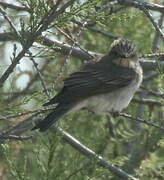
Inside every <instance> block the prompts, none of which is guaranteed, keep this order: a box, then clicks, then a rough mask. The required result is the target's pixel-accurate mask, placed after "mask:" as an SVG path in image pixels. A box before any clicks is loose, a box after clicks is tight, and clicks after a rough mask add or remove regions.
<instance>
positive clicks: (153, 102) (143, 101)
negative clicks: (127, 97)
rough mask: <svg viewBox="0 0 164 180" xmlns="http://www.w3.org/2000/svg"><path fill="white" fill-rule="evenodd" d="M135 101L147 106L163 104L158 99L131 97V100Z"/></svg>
mask: <svg viewBox="0 0 164 180" xmlns="http://www.w3.org/2000/svg"><path fill="white" fill-rule="evenodd" d="M132 101H133V102H135V103H139V104H145V105H148V106H164V104H162V103H161V102H159V101H156V100H154V99H137V98H133V100H132Z"/></svg>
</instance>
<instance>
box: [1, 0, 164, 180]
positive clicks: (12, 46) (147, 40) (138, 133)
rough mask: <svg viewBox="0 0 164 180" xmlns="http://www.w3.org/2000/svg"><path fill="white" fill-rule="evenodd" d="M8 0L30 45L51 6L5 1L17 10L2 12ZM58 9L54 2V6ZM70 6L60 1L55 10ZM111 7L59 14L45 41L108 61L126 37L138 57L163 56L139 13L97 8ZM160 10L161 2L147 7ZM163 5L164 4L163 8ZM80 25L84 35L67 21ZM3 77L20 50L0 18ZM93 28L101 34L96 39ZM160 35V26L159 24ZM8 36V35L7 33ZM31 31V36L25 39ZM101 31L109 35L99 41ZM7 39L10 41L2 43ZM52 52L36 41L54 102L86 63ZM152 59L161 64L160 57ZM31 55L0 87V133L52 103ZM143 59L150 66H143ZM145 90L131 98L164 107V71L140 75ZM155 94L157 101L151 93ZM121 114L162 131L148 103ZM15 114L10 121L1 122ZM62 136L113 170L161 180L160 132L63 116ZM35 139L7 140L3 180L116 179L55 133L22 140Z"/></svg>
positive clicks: (96, 4) (86, 1)
mask: <svg viewBox="0 0 164 180" xmlns="http://www.w3.org/2000/svg"><path fill="white" fill-rule="evenodd" d="M1 2H4V3H6V1H2V0H1V1H0V7H1V8H3V9H4V11H5V12H6V13H7V16H8V17H9V18H10V19H11V21H12V22H13V24H14V25H15V27H16V29H17V31H18V32H20V34H21V37H23V38H24V39H28V38H29V39H30V38H35V37H33V32H34V30H35V28H36V27H37V26H38V24H39V22H40V21H41V19H43V17H45V16H46V15H47V16H48V14H47V13H48V12H49V10H50V8H51V7H52V6H53V1H51V0H15V1H8V3H9V4H12V5H15V6H17V7H24V9H23V10H20V11H19V9H16V8H14V6H13V7H12V6H11V7H9V6H4V4H3V3H1ZM54 2H55V1H54ZM66 2H67V1H64V0H61V2H60V5H59V7H61V6H62V5H63V4H64V3H66ZM107 2H109V1H108V0H101V1H99V0H94V1H91V0H83V1H80V0H79V1H76V2H75V3H74V4H73V6H70V7H69V8H68V9H67V10H66V12H65V13H62V14H60V16H58V17H57V18H56V19H55V20H54V21H53V22H52V23H51V24H50V25H49V26H48V27H47V29H46V30H45V31H44V33H43V34H42V35H44V36H45V37H47V38H49V39H51V40H58V41H60V42H63V43H66V44H69V45H70V46H74V45H75V44H74V45H72V44H73V40H74V41H75V40H76V41H77V42H78V45H80V47H83V48H84V49H86V50H87V51H93V52H96V53H98V54H99V53H100V54H105V53H107V52H108V51H109V50H110V44H111V43H112V41H113V40H114V39H115V38H116V37H124V38H127V39H130V40H132V41H134V42H135V43H136V44H137V47H138V52H139V56H141V55H144V54H151V53H155V52H156V53H159V52H163V50H164V44H163V41H160V40H159V41H157V42H156V48H153V43H155V38H156V37H157V36H158V34H157V32H156V31H155V30H154V27H153V26H152V24H151V22H150V20H149V19H148V18H147V17H146V15H145V14H144V13H143V12H142V11H140V10H139V9H137V8H134V7H128V6H126V5H120V4H116V5H113V6H112V7H109V8H107V9H105V10H103V11H100V12H99V9H100V8H101V7H102V6H103V5H105V4H107ZM146 2H150V3H156V4H159V5H161V6H162V4H163V1H162V0H161V1H160V0H147V1H146ZM163 5H164V4H163ZM152 15H153V17H154V20H155V21H156V22H157V23H158V20H159V19H160V18H161V13H159V12H158V11H152ZM73 19H74V20H76V21H78V22H81V23H83V24H84V22H88V23H89V25H88V26H87V28H83V27H80V26H78V25H77V24H76V23H75V22H73V21H72V20H73ZM0 21H1V27H0V36H1V37H0V40H1V42H0V55H1V59H0V75H2V74H3V73H4V72H5V70H6V69H7V67H9V65H10V64H11V62H12V61H13V59H14V58H15V57H16V56H17V54H18V53H19V52H20V50H21V45H20V42H19V41H18V39H17V36H16V35H15V34H14V32H13V29H12V28H11V26H10V25H9V23H8V22H7V21H6V20H5V19H4V16H3V15H2V13H1V16H0ZM93 28H95V29H97V30H99V31H101V32H100V33H97V32H94V31H93ZM162 28H163V25H162ZM8 32H12V34H10V35H9V34H7V33H8ZM27 32H28V33H27ZM103 32H105V33H108V35H103ZM6 35H8V36H6ZM58 49H60V48H59V47H57V46H50V47H48V46H45V45H44V44H43V40H42V37H41V36H38V37H37V38H36V39H35V40H34V43H33V46H32V47H31V48H30V51H31V52H32V54H33V58H32V59H33V60H35V62H36V63H37V67H38V69H39V70H40V72H41V74H42V78H43V81H44V83H45V85H46V88H47V89H48V92H49V94H50V96H51V97H53V96H54V95H55V94H56V93H57V92H58V91H59V90H60V88H61V87H62V80H63V79H64V78H65V77H67V76H68V74H69V73H71V72H74V71H77V70H78V69H79V68H80V67H81V66H82V65H83V64H84V63H85V61H82V60H80V59H79V58H77V57H73V56H71V55H64V54H62V53H61V52H58ZM162 58H163V57H161V58H160V59H159V58H157V57H154V58H152V59H151V60H158V61H159V62H162V61H163V60H164V58H163V59H162ZM32 59H31V58H30V57H29V55H28V54H25V56H24V57H23V58H22V59H21V61H20V62H19V64H17V66H16V68H15V69H14V71H13V73H12V74H11V75H10V77H9V78H8V79H7V80H6V81H5V83H4V85H3V87H2V88H0V118H1V120H0V128H1V129H7V128H8V127H10V126H14V125H15V124H17V123H19V122H20V121H22V120H24V119H25V117H26V116H23V117H22V116H18V117H17V115H18V114H19V113H24V112H28V111H33V110H37V109H40V108H42V104H43V103H45V102H47V101H48V99H49V97H48V96H47V95H46V94H45V91H44V88H43V86H42V83H41V81H40V78H39V76H38V72H37V71H36V67H35V66H34V63H33V62H32ZM141 60H145V61H146V60H150V59H142V58H141ZM144 78H145V79H146V80H145V81H144V82H143V87H145V89H140V90H139V92H138V93H137V94H136V95H135V97H136V98H138V99H141V100H142V99H143V98H147V99H153V100H155V101H157V102H161V104H163V103H164V101H163V98H164V71H163V68H162V66H160V64H159V68H157V69H156V70H155V71H144ZM151 91H153V92H158V93H159V94H161V96H157V95H155V94H152V93H150V92H151ZM125 112H126V113H129V114H131V115H132V116H134V117H136V116H139V117H141V118H143V119H145V120H149V121H152V122H154V123H156V124H158V125H160V126H162V124H164V123H163V122H164V107H163V105H161V106H157V105H153V104H151V105H150V104H149V105H148V104H142V103H135V102H131V103H130V105H129V107H128V108H127V109H126V110H125ZM10 115H16V117H15V118H11V119H10V118H6V117H8V116H10ZM57 125H59V126H60V127H62V128H63V129H64V130H65V131H67V132H68V133H70V134H71V135H72V136H74V137H75V138H77V139H78V140H79V141H80V142H82V143H83V144H85V145H86V146H87V147H89V148H91V149H92V150H93V151H95V152H96V153H97V154H100V155H102V156H103V157H105V158H106V159H107V160H109V161H110V162H111V163H113V164H115V165H117V166H119V167H120V168H122V169H123V170H124V171H126V172H128V173H130V174H132V175H134V176H135V177H138V178H139V179H141V180H162V179H164V136H163V131H162V130H160V129H158V128H155V127H151V126H148V125H145V124H139V123H138V122H135V121H132V120H129V119H126V118H123V117H118V118H111V117H109V116H106V115H103V114H102V115H100V114H98V115H97V114H93V113H92V112H88V111H86V110H81V111H79V112H76V113H72V114H69V115H66V116H65V117H63V118H62V119H61V120H60V121H59V122H58V123H57ZM25 134H26V135H33V138H32V139H29V140H24V141H11V140H6V141H5V143H2V144H1V145H0V180H13V179H17V180H36V179H43V180H89V179H90V180H107V179H112V180H115V179H117V177H116V176H115V175H113V174H112V173H111V172H109V171H108V170H106V169H104V168H101V167H99V166H98V165H97V164H96V162H94V161H90V160H89V159H88V157H85V156H83V155H82V154H80V153H79V152H78V151H77V150H76V149H74V148H72V147H71V146H70V145H69V144H68V143H66V142H65V141H64V140H63V138H62V136H61V134H60V133H58V132H57V131H56V130H55V129H53V128H52V129H50V130H48V131H47V132H45V133H39V132H31V131H30V129H29V131H28V132H26V133H25Z"/></svg>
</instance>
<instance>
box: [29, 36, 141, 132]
mask: <svg viewBox="0 0 164 180" xmlns="http://www.w3.org/2000/svg"><path fill="white" fill-rule="evenodd" d="M141 82H142V68H141V66H140V64H139V61H138V58H137V50H136V47H135V45H134V44H133V43H132V42H131V41H129V40H125V39H122V38H119V39H117V40H115V41H114V42H113V43H112V45H111V50H110V52H109V53H108V54H106V55H105V56H104V57H102V58H101V59H100V61H98V62H95V63H89V64H87V65H86V66H85V67H84V68H83V69H82V70H81V71H79V72H75V73H73V74H71V75H70V76H69V77H68V78H67V79H65V80H64V87H63V89H62V90H61V91H60V92H59V93H58V95H57V96H55V97H54V98H52V99H51V100H50V101H49V102H48V103H46V104H44V106H47V105H52V104H56V107H55V108H54V111H53V112H51V113H50V114H48V115H47V117H46V118H45V119H44V120H43V121H41V122H39V123H38V124H36V126H35V127H34V128H33V129H32V130H34V129H39V130H40V131H45V130H47V129H48V128H49V127H50V126H52V124H54V123H55V122H56V121H57V120H59V119H60V118H61V117H62V116H63V115H65V114H66V113H68V112H71V111H77V110H79V109H82V108H87V109H90V110H91V111H94V112H106V113H109V112H120V111H122V110H123V109H124V108H126V107H127V106H128V104H129V103H130V101H131V99H132V97H133V95H134V93H135V92H136V91H137V89H138V88H139V86H140V84H141Z"/></svg>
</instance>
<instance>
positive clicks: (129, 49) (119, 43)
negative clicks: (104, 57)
mask: <svg viewBox="0 0 164 180" xmlns="http://www.w3.org/2000/svg"><path fill="white" fill-rule="evenodd" d="M110 54H112V55H113V56H114V57H115V58H128V59H131V60H137V59H138V58H137V49H136V46H135V45H134V44H133V42H132V41H129V40H126V39H123V38H119V39H117V40H115V41H114V42H113V43H112V44H111V51H110Z"/></svg>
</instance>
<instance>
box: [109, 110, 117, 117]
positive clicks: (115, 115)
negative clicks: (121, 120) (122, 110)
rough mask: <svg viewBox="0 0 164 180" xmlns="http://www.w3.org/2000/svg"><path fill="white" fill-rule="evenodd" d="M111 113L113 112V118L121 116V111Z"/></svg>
mask: <svg viewBox="0 0 164 180" xmlns="http://www.w3.org/2000/svg"><path fill="white" fill-rule="evenodd" d="M110 114H111V116H112V117H113V118H116V117H118V116H119V112H118V111H115V112H110Z"/></svg>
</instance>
